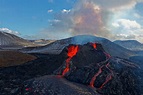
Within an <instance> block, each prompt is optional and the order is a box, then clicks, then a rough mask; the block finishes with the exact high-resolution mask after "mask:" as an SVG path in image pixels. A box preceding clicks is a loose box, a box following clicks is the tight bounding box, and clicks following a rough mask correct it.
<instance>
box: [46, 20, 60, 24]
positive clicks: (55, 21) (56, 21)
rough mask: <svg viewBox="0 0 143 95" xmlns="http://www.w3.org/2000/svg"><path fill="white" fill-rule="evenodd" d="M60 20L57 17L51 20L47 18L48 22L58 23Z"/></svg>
mask: <svg viewBox="0 0 143 95" xmlns="http://www.w3.org/2000/svg"><path fill="white" fill-rule="evenodd" d="M60 21H61V20H58V19H53V20H48V22H50V23H58V22H60Z"/></svg>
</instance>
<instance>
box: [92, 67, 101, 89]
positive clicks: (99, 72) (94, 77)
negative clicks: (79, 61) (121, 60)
mask: <svg viewBox="0 0 143 95" xmlns="http://www.w3.org/2000/svg"><path fill="white" fill-rule="evenodd" d="M102 68H103V66H101V67H100V68H99V70H98V72H97V73H96V74H95V75H94V76H93V78H92V79H91V81H90V86H91V87H94V82H95V80H96V77H97V76H98V75H99V74H101V73H102Z"/></svg>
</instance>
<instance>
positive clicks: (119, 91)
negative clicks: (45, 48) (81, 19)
mask: <svg viewBox="0 0 143 95" xmlns="http://www.w3.org/2000/svg"><path fill="white" fill-rule="evenodd" d="M32 55H33V56H36V57H37V59H35V60H33V61H30V62H27V63H25V64H22V65H18V66H11V67H5V68H0V92H1V95H47V94H48V95H73V94H75V95H100V94H101V95H141V94H143V92H142V90H141V89H142V83H141V81H142V79H143V77H142V75H141V73H140V72H141V71H142V69H140V68H141V67H140V65H139V64H138V65H137V64H135V63H132V62H131V61H129V60H127V59H123V58H119V57H112V56H110V54H108V53H107V52H106V51H105V50H104V48H103V47H102V45H101V44H100V43H88V44H84V45H77V44H74V45H73V44H71V45H69V46H67V47H65V48H64V49H63V51H62V52H61V53H60V54H57V55H52V54H32Z"/></svg>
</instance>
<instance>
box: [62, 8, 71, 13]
mask: <svg viewBox="0 0 143 95" xmlns="http://www.w3.org/2000/svg"><path fill="white" fill-rule="evenodd" d="M70 11H71V10H70V9H69V10H66V9H63V10H62V13H69V12H70Z"/></svg>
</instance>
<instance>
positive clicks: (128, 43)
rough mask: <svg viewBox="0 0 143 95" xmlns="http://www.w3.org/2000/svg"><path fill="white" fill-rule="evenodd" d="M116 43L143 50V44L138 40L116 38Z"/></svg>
mask: <svg viewBox="0 0 143 95" xmlns="http://www.w3.org/2000/svg"><path fill="white" fill-rule="evenodd" d="M114 43H116V44H118V45H120V46H122V47H124V48H127V49H129V50H143V44H141V43H140V42H138V41H136V40H116V41H114Z"/></svg>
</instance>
